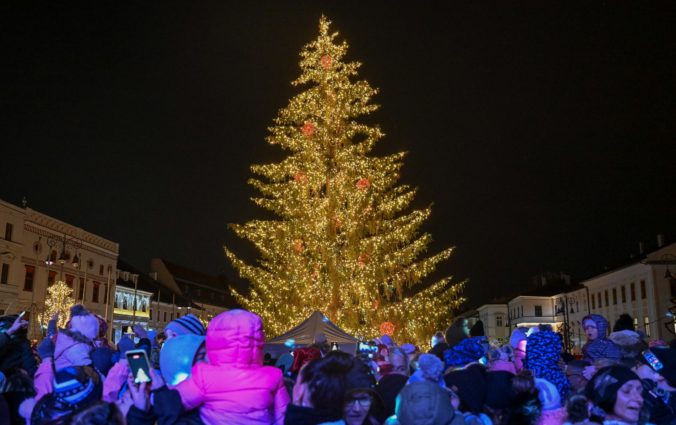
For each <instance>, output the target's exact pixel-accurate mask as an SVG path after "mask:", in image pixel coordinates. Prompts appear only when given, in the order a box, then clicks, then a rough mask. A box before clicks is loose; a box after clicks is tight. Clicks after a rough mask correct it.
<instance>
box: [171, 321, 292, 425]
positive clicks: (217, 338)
mask: <svg viewBox="0 0 676 425" xmlns="http://www.w3.org/2000/svg"><path fill="white" fill-rule="evenodd" d="M264 344H265V335H264V333H263V323H262V321H261V318H260V317H258V316H257V315H256V314H254V313H251V312H248V311H245V310H230V311H226V312H224V313H221V314H219V315H218V316H216V317H215V318H214V319H213V320H212V321H211V322H210V323H209V328H208V329H207V337H206V348H207V357H208V358H209V363H197V364H196V365H194V366H193V368H192V375H191V376H190V378H188V379H186V380H185V381H183V382H181V383H180V384H179V385H177V386H176V387H175V389H176V390H178V392H179V394H180V396H181V401H182V403H183V406H184V407H185V408H186V409H187V410H192V409H194V408H197V407H200V406H201V407H200V417H201V418H202V421H204V423H206V424H219V423H231V424H241V425H250V424H252V425H253V424H280V425H281V424H282V423H283V422H284V413H285V412H286V406H287V404H288V403H289V393H288V392H287V390H286V388H285V387H284V382H283V378H282V371H281V370H279V369H278V368H276V367H273V366H263V345H264Z"/></svg>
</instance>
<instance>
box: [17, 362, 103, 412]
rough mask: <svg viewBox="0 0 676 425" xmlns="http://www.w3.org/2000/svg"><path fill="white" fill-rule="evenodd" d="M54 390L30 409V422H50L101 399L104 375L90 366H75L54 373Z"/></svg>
mask: <svg viewBox="0 0 676 425" xmlns="http://www.w3.org/2000/svg"><path fill="white" fill-rule="evenodd" d="M53 388H54V389H53V392H52V393H50V394H48V395H46V396H45V397H43V398H41V399H40V400H39V401H38V402H37V403H36V404H35V407H34V408H33V410H32V412H31V413H30V423H31V424H48V423H49V424H51V423H55V422H53V421H54V420H55V419H59V420H60V421H62V423H67V418H70V417H72V416H73V415H74V414H76V413H77V412H79V411H81V410H83V409H85V408H86V407H88V406H90V405H92V404H94V403H96V402H98V401H99V400H100V399H101V391H102V384H101V375H99V373H98V372H97V371H96V370H95V369H94V368H92V367H90V366H73V367H66V368H63V369H59V370H57V371H56V372H55V373H54V383H53Z"/></svg>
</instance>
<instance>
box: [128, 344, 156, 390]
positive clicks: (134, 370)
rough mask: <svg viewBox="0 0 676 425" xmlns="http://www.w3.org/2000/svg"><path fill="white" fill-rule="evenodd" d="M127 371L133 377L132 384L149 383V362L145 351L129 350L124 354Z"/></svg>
mask: <svg viewBox="0 0 676 425" xmlns="http://www.w3.org/2000/svg"><path fill="white" fill-rule="evenodd" d="M125 355H126V356H127V362H128V363H129V370H131V374H132V376H133V377H134V382H135V383H137V384H140V383H141V382H150V362H149V361H148V355H147V354H146V352H145V350H129V351H127V352H126V353H125Z"/></svg>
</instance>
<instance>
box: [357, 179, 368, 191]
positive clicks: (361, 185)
mask: <svg viewBox="0 0 676 425" xmlns="http://www.w3.org/2000/svg"><path fill="white" fill-rule="evenodd" d="M369 186H371V181H370V180H369V179H359V180H357V189H360V190H364V189H368V188H369Z"/></svg>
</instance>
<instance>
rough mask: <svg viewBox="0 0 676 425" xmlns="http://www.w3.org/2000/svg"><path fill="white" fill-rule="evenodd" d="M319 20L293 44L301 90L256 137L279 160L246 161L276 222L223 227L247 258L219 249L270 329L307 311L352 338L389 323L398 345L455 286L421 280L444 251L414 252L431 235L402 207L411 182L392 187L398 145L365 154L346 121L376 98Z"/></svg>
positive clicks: (375, 134)
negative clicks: (250, 249) (297, 47)
mask: <svg viewBox="0 0 676 425" xmlns="http://www.w3.org/2000/svg"><path fill="white" fill-rule="evenodd" d="M329 24H330V22H329V21H328V20H327V19H326V18H324V17H322V18H321V20H320V23H319V32H320V34H319V38H317V39H316V40H315V41H314V42H312V43H310V44H308V45H307V46H305V48H304V49H303V50H302V52H301V58H302V59H301V62H300V67H301V70H302V75H301V76H300V77H299V78H298V79H297V80H296V81H294V82H293V83H292V84H293V85H296V86H300V85H303V86H307V89H306V90H305V91H303V92H302V93H300V94H299V95H297V96H295V97H294V98H292V99H291V101H290V102H289V105H288V106H287V107H286V108H284V109H282V110H281V111H280V112H279V115H278V117H277V118H276V119H275V125H274V126H273V127H271V128H270V129H269V131H270V136H269V137H268V138H267V141H268V143H270V144H273V145H279V146H280V147H282V148H283V149H284V150H287V151H289V156H288V157H286V159H284V160H283V161H282V162H280V163H273V164H266V165H254V166H252V171H253V173H254V174H256V175H258V176H260V177H261V178H257V179H251V180H250V181H249V183H250V184H251V185H253V186H254V187H255V188H256V189H257V190H258V191H259V192H260V193H261V195H262V196H260V197H258V198H255V199H254V202H255V203H256V204H257V205H259V206H261V207H263V208H265V209H267V210H270V211H272V212H273V213H275V214H276V215H277V216H278V219H277V220H253V221H249V222H247V223H246V224H244V225H231V227H232V229H233V230H234V232H235V233H236V234H237V235H238V236H239V237H242V238H244V239H247V240H249V241H251V242H252V243H253V244H254V245H255V246H256V248H257V249H258V250H259V252H260V259H259V261H258V264H257V265H250V264H247V263H245V262H244V261H242V260H241V259H239V258H238V257H237V256H236V255H235V254H234V253H233V252H232V251H230V250H229V249H227V248H226V249H225V251H226V255H227V256H228V258H229V259H230V261H231V262H232V263H233V265H234V267H235V268H236V269H238V271H239V273H240V275H241V276H242V277H244V278H246V279H247V280H249V282H250V283H251V292H250V293H249V294H240V293H238V292H237V291H235V290H233V292H234V295H235V297H236V298H237V300H238V301H239V302H240V303H241V304H242V305H243V306H244V307H245V308H247V309H250V310H252V311H254V312H256V313H257V314H259V315H260V316H261V317H262V318H263V320H264V323H265V326H266V329H267V331H268V333H269V334H270V335H278V334H280V333H282V332H284V331H286V330H288V329H289V328H291V327H292V326H295V325H297V324H298V323H300V322H301V321H302V320H303V319H305V318H306V317H308V316H309V315H310V314H311V313H312V312H313V311H315V310H319V311H322V312H324V313H325V314H326V315H327V316H328V317H329V318H330V319H331V320H332V321H333V322H334V323H336V324H337V325H338V326H341V327H342V328H344V329H345V330H346V331H348V332H350V333H352V334H354V335H357V336H361V337H371V336H375V335H377V334H378V331H379V327H380V325H381V323H385V322H390V323H391V325H394V331H393V332H394V336H395V337H396V338H398V339H399V340H400V341H415V342H418V343H423V342H425V341H427V340H428V339H429V337H430V336H431V335H432V333H433V332H434V331H435V330H439V329H444V328H445V327H446V326H447V325H448V323H449V322H450V319H451V317H452V310H454V309H456V308H457V307H458V306H459V305H460V303H462V302H463V301H464V300H463V298H462V297H461V295H460V292H461V290H462V287H463V286H464V282H461V283H456V284H452V283H451V278H450V277H449V278H444V279H441V280H440V281H438V282H435V283H432V284H431V285H430V284H427V285H426V284H424V283H423V282H422V279H423V278H424V277H426V276H427V275H429V274H430V273H431V272H432V271H433V270H434V269H435V267H436V265H437V264H438V263H439V262H440V261H443V260H445V259H447V258H448V257H449V256H450V255H451V252H452V249H450V248H449V249H446V250H444V251H441V252H439V253H436V254H434V255H431V256H429V257H426V258H421V257H422V255H423V253H424V251H425V249H426V247H427V245H428V244H429V243H430V241H431V236H430V235H429V234H427V233H420V232H419V228H420V226H421V225H422V224H423V222H424V221H425V220H426V219H427V218H428V217H429V215H430V212H431V210H430V208H426V209H423V210H413V211H408V207H409V205H410V203H411V201H412V200H413V198H414V196H415V192H416V190H415V189H414V188H411V187H409V186H407V185H397V181H398V180H399V170H400V168H401V167H402V165H403V163H402V160H403V158H404V153H397V154H394V155H390V156H385V157H373V156H368V154H369V152H370V151H371V150H372V148H373V146H374V144H375V143H376V142H377V141H378V140H379V139H380V138H381V137H383V133H382V132H381V131H380V129H379V128H378V127H373V126H369V125H366V124H363V123H359V122H357V121H355V119H356V118H357V117H360V116H364V115H367V114H369V113H371V112H373V111H375V110H376V109H377V108H378V106H377V105H374V104H371V103H370V100H371V98H372V97H373V95H375V94H376V90H375V89H373V88H371V87H370V85H369V84H368V82H366V81H355V82H353V81H352V79H353V77H355V76H356V75H357V69H358V68H359V67H360V65H361V64H360V63H357V62H343V61H342V59H343V57H344V56H345V53H346V51H347V48H348V46H347V43H345V42H343V43H340V44H335V43H334V39H335V38H336V36H337V35H338V33H333V34H330V33H329Z"/></svg>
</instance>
